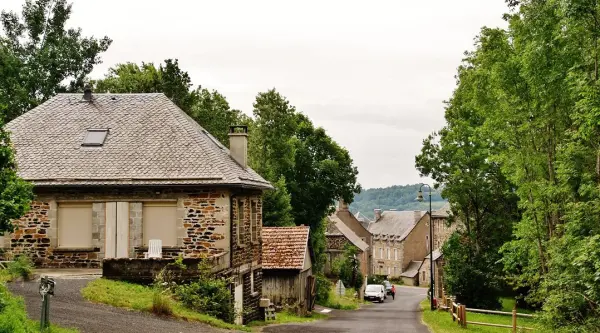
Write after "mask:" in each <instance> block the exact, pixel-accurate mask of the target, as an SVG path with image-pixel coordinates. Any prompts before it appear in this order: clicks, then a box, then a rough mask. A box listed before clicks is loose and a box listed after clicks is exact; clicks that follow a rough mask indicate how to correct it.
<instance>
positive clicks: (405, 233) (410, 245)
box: [369, 209, 429, 278]
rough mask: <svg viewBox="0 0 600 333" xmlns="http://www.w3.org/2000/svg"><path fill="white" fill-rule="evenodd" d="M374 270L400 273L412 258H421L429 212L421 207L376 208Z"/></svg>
mask: <svg viewBox="0 0 600 333" xmlns="http://www.w3.org/2000/svg"><path fill="white" fill-rule="evenodd" d="M369 231H370V232H371V233H372V234H373V245H372V251H373V272H374V274H377V275H386V276H388V277H390V278H392V277H400V275H401V274H402V272H404V271H405V270H406V269H407V268H408V267H409V265H411V262H413V261H422V260H423V258H424V257H425V255H426V254H427V251H428V249H429V245H428V244H429V215H428V214H427V213H426V212H423V211H383V212H382V211H381V210H380V209H376V210H375V221H374V222H372V223H370V224H369Z"/></svg>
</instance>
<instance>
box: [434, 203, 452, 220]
mask: <svg viewBox="0 0 600 333" xmlns="http://www.w3.org/2000/svg"><path fill="white" fill-rule="evenodd" d="M450 213H451V211H450V203H449V202H446V204H444V205H443V206H442V207H441V208H440V209H438V210H434V211H433V214H432V215H433V217H449V216H450Z"/></svg>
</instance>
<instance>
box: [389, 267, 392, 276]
mask: <svg viewBox="0 0 600 333" xmlns="http://www.w3.org/2000/svg"><path fill="white" fill-rule="evenodd" d="M391 274H392V268H391V267H388V275H391Z"/></svg>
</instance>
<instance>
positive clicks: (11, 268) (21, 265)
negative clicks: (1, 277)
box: [7, 255, 33, 281]
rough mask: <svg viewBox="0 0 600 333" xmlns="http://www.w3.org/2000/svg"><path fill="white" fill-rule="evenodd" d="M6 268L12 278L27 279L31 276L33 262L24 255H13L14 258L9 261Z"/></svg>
mask: <svg viewBox="0 0 600 333" xmlns="http://www.w3.org/2000/svg"><path fill="white" fill-rule="evenodd" d="M7 268H8V272H9V273H10V275H11V276H12V277H13V278H17V277H20V278H22V279H23V280H25V281H28V280H30V279H31V278H32V277H33V262H32V261H31V259H29V257H28V256H26V255H19V256H17V257H15V260H14V261H11V262H10V263H9V264H8V267H7Z"/></svg>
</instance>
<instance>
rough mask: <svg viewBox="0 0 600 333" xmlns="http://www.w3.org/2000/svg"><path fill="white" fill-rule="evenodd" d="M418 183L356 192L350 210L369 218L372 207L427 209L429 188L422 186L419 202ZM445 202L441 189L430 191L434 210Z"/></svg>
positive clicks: (371, 214)
mask: <svg viewBox="0 0 600 333" xmlns="http://www.w3.org/2000/svg"><path fill="white" fill-rule="evenodd" d="M420 187H421V185H420V184H413V185H394V186H389V187H384V188H370V189H366V190H363V191H361V192H360V193H357V194H356V195H355V196H354V202H352V204H351V205H350V211H352V213H354V214H356V213H358V212H360V214H361V215H364V216H366V217H368V218H370V219H372V218H374V216H375V214H374V209H376V208H379V209H382V210H392V209H395V210H429V197H428V194H429V192H428V191H429V189H428V188H427V187H424V188H423V196H424V198H425V200H424V201H423V202H419V201H417V200H416V198H417V195H418V192H419V188H420ZM444 204H446V201H445V200H444V199H442V196H441V191H440V190H435V189H433V191H432V192H431V207H432V209H433V210H434V211H435V210H436V209H439V208H441V207H442V206H444Z"/></svg>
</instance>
